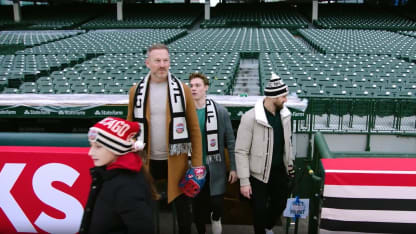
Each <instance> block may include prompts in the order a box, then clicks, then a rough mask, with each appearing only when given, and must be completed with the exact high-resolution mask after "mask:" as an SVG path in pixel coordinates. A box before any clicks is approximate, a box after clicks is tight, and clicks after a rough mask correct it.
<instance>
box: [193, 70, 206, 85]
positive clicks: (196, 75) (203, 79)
mask: <svg viewBox="0 0 416 234" xmlns="http://www.w3.org/2000/svg"><path fill="white" fill-rule="evenodd" d="M196 78H199V79H201V80H202V81H203V82H204V85H208V86H209V80H208V78H207V77H206V76H205V75H204V74H202V73H200V72H193V73H191V74H190V75H189V82H191V80H192V79H196Z"/></svg>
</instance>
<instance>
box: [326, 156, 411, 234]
mask: <svg viewBox="0 0 416 234" xmlns="http://www.w3.org/2000/svg"><path fill="white" fill-rule="evenodd" d="M322 163H323V165H324V168H325V185H324V202H323V206H322V212H321V222H320V233H321V234H322V233H325V234H326V233H357V232H361V233H416V158H337V159H322Z"/></svg>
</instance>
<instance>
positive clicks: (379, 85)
mask: <svg viewBox="0 0 416 234" xmlns="http://www.w3.org/2000/svg"><path fill="white" fill-rule="evenodd" d="M87 2H88V3H86V4H90V5H89V6H90V7H95V8H97V9H96V10H97V11H95V12H99V14H98V15H94V14H91V13H89V12H88V11H86V10H85V8H86V7H85V5H83V7H82V9H84V10H77V9H81V8H80V7H78V8H77V6H78V5H75V6H74V5H71V6H68V7H62V8H59V7H56V8H54V7H53V6H48V7H45V6H30V7H23V9H22V15H23V21H22V22H20V23H15V22H13V20H12V19H11V18H12V14H11V12H12V9H11V7H0V13H2V14H0V29H2V30H3V31H1V32H0V92H2V93H39V94H79V93H94V94H100V93H103V94H127V93H128V91H129V88H130V87H131V86H132V85H133V84H135V83H137V82H138V81H140V79H142V78H143V77H144V76H146V75H147V73H148V69H147V68H146V66H145V62H144V59H145V51H146V48H147V47H148V46H149V45H151V44H153V43H165V44H168V45H169V48H170V52H171V72H172V73H173V74H175V75H177V76H178V77H179V78H180V79H182V80H183V81H184V82H188V76H189V74H190V73H191V72H196V71H198V72H202V73H204V74H206V75H207V76H208V77H209V78H210V80H211V84H212V85H211V86H210V89H209V93H210V94H219V95H233V86H234V83H235V80H236V77H237V76H238V72H239V65H240V60H241V59H244V58H246V57H248V58H255V59H258V61H259V66H258V67H259V68H258V70H259V71H258V74H259V81H260V82H259V86H260V87H258V88H256V87H253V88H254V89H256V90H262V87H264V85H265V84H266V83H267V82H268V80H269V78H270V75H271V72H272V71H273V72H275V73H277V74H278V75H279V76H280V77H282V79H283V80H284V81H285V82H286V83H287V84H288V85H289V87H290V89H291V90H292V91H294V92H296V93H297V94H298V95H300V96H305V97H317V98H328V97H334V98H338V97H340V98H341V97H344V98H351V97H363V98H366V97H368V98H404V99H406V98H415V95H416V65H415V62H416V31H415V30H416V21H414V20H412V19H409V18H407V17H404V16H401V15H399V14H395V13H388V14H387V13H385V12H381V11H379V10H374V11H369V9H367V8H366V7H361V6H358V5H352V6H351V7H347V8H342V9H343V10H340V9H338V8H337V6H322V7H321V6H320V15H319V20H318V21H315V22H308V20H307V19H309V18H308V17H309V16H308V14H310V13H308V14H304V12H303V11H302V9H301V7H297V6H295V5H289V4H264V3H263V4H258V5H255V7H254V6H252V5H248V6H247V5H240V4H219V5H218V6H217V7H215V8H212V11H211V16H212V17H211V19H210V20H203V16H204V12H203V11H204V7H203V4H191V6H184V5H181V4H170V5H169V4H158V6H153V5H150V4H134V5H131V6H130V5H128V6H127V7H126V6H125V9H126V10H125V11H124V20H123V21H117V20H116V15H115V4H110V5H109V4H97V3H108V1H99V0H89V1H87ZM113 3H115V1H113ZM308 12H310V9H309V10H308ZM368 12H371V13H368ZM305 15H306V16H305ZM196 23H201V24H200V27H198V28H195V27H194V26H195V24H196ZM312 23H313V24H314V25H315V26H316V27H318V28H314V25H312ZM197 25H198V24H197ZM34 29H36V30H34ZM41 29H44V30H41ZM48 29H54V30H48ZM57 29H65V30H57ZM256 69H257V68H256Z"/></svg>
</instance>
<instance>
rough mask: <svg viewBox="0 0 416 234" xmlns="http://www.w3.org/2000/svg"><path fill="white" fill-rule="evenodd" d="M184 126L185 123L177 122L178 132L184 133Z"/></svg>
mask: <svg viewBox="0 0 416 234" xmlns="http://www.w3.org/2000/svg"><path fill="white" fill-rule="evenodd" d="M184 128H185V127H184V125H183V123H178V124H176V127H175V129H176V133H179V134H181V133H183V131H184Z"/></svg>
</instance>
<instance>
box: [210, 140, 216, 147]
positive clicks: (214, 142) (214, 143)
mask: <svg viewBox="0 0 416 234" xmlns="http://www.w3.org/2000/svg"><path fill="white" fill-rule="evenodd" d="M209 145H210V146H211V147H214V146H216V145H217V141H216V140H215V139H211V141H210V142H209Z"/></svg>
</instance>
